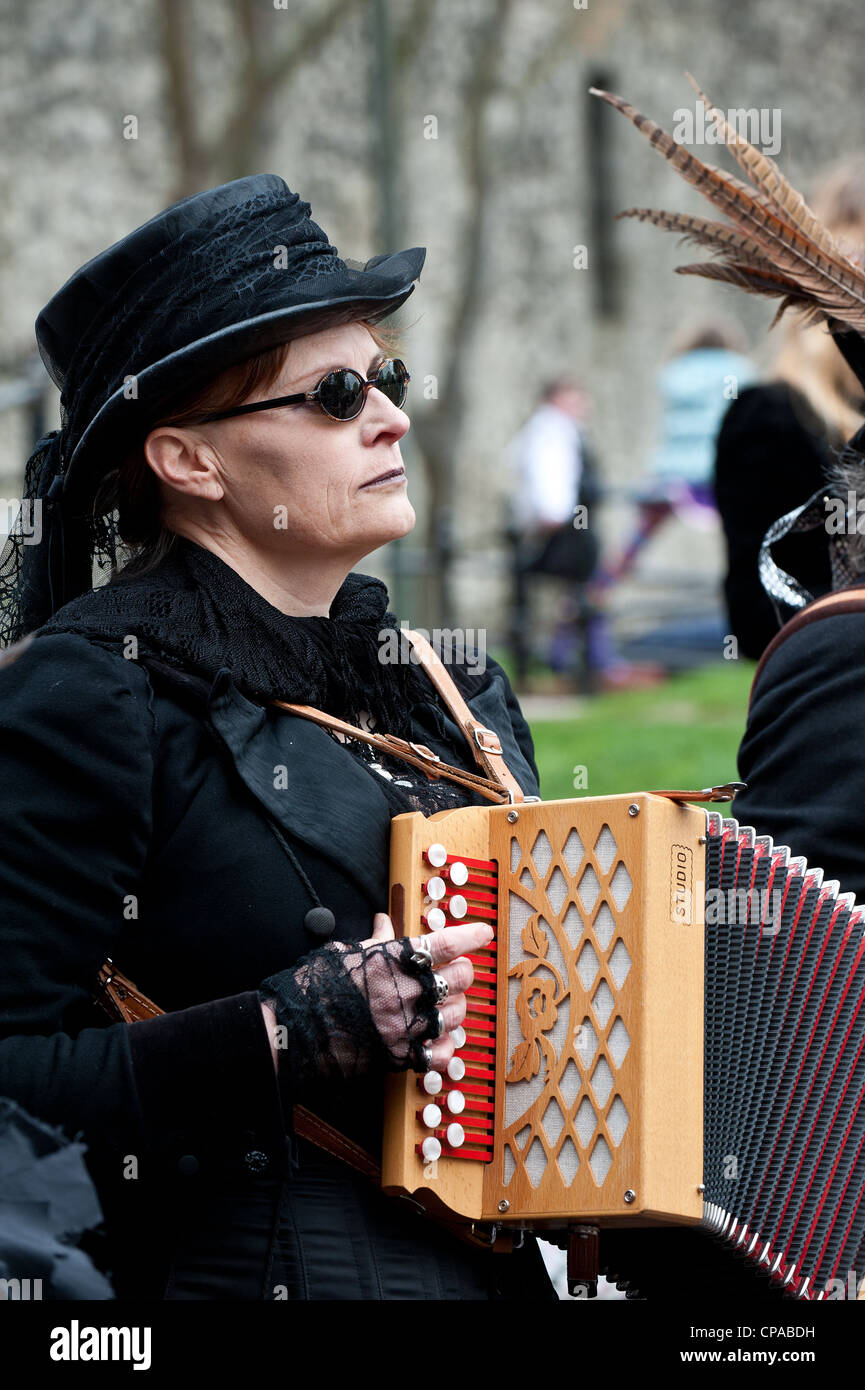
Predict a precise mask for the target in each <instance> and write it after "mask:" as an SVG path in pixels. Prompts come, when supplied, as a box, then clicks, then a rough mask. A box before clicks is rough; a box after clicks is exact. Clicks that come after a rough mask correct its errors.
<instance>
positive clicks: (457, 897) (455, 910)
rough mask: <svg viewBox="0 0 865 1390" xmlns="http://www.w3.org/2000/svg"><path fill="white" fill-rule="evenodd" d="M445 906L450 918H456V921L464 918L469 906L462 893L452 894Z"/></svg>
mask: <svg viewBox="0 0 865 1390" xmlns="http://www.w3.org/2000/svg"><path fill="white" fill-rule="evenodd" d="M447 906H448V912H449V913H450V915H451V917H456V918H457V919H459V918H460V917H465V915H466V913H467V912H468V910H469V905H468V903H467V902H466V900H465V898H464V897H463V895H462V893H454V895H453V897H452V898H451V899H450V900H449V901H448V905H447Z"/></svg>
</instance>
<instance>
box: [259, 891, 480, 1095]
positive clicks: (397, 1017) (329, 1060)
mask: <svg viewBox="0 0 865 1390" xmlns="http://www.w3.org/2000/svg"><path fill="white" fill-rule="evenodd" d="M492 937H493V932H492V929H491V928H490V927H488V926H486V925H484V924H482V923H475V924H471V925H470V924H462V925H460V926H455V927H445V928H444V929H443V930H441V931H435V932H429V933H427V934H425V935H424V937H423V943H424V948H425V949H428V951H429V954H430V960H431V970H428V969H427V967H425V966H421V967H420V968H419V969H417V970H415V969H413V968H406V961H407V955H406V953H407V950H408V948H409V946H410V947H411V948H413V949H417V947H418V944H419V941H420V938H418V937H413V938H411V939H410V941H409V942H408V943H406V942H403V941H397V940H396V938H395V935H394V929H393V924H392V922H391V920H390V918H389V917H388V916H386V914H385V913H383V912H379V913H377V914H376V916H375V918H374V920H373V934H372V936H371V937H369V938H368V939H367V940H366V941H361V942H358V943H356V944H351V943H346V942H330V943H328V945H327V946H324V947H321V948H320V950H318V951H314V952H312V954H311V955H309V956H307V957H306V958H305V959H304V960H303V961H301V962H299V964H298V966H297V967H295V968H294V969H293V970H289V971H283V972H282V974H281V975H276V976H273V977H271V979H270V980H267V981H265V982H264V984H263V985H262V986H260V988H259V997H260V1003H261V1011H262V1017H263V1019H264V1022H265V1026H266V1028H267V1033H268V1038H269V1041H270V1049H271V1056H272V1058H273V1064H274V1067H275V1068H277V1070H278V1067H279V1056H280V1052H281V1051H282V1050H283V1049H284V1048H285V1046H286V1041H285V1036H286V1034H287V1035H288V1046H289V1047H292V1038H293V1037H296V1038H297V1041H298V1043H299V1044H300V1045H301V1053H300V1054H299V1055H296V1056H294V1057H293V1059H292V1063H291V1069H292V1075H295V1074H296V1073H298V1069H299V1067H303V1070H304V1073H305V1076H304V1080H303V1081H302V1082H301V1084H308V1082H309V1080H310V1079H311V1076H310V1075H309V1074H307V1068H308V1065H309V1063H311V1062H312V1061H313V1058H317V1063H316V1064H315V1070H316V1071H317V1072H318V1074H319V1075H321V1076H327V1075H330V1076H334V1077H336V1076H339V1077H341V1078H342V1079H343V1080H349V1079H351V1078H352V1077H354V1076H358V1075H362V1074H363V1073H364V1072H365V1071H368V1070H369V1069H370V1067H372V1068H373V1069H376V1070H377V1069H379V1068H383V1069H384V1070H399V1069H404V1068H406V1067H410V1066H413V1065H415V1066H416V1065H417V1056H418V1052H419V1049H420V1047H421V1046H423V1047H424V1048H427V1049H428V1050H429V1054H430V1058H431V1066H432V1067H433V1068H434V1069H435V1070H436V1071H440V1070H443V1069H444V1068H445V1067H446V1066H447V1063H448V1061H449V1060H450V1058H451V1057H452V1056H453V1052H454V1042H453V1039H452V1038H451V1037H450V1030H451V1029H454V1028H456V1027H457V1025H458V1024H459V1023H461V1022H462V1020H463V1019H464V1018H465V1014H466V997H465V991H466V990H467V989H468V987H469V985H470V984H471V982H472V980H473V978H474V972H473V970H472V964H471V961H470V960H468V959H467V958H466V956H467V953H469V952H473V951H478V950H480V949H482V948H483V947H484V946H486V945H488V944H489V942H490V941H491V940H492ZM432 974H435V975H437V976H440V977H441V978H442V979H444V980H446V981H447V984H448V996H447V999H446V1000H445V1002H444V1003H443V1004H442V1005H441V1006H440V1011H441V1014H442V1018H443V1020H444V1032H443V1033H442V1036H441V1037H440V1038H430V1037H428V1036H425V1032H424V1030H426V1029H428V1028H429V1026H430V1019H431V1014H432V1012H433V1007H434V1005H432V1004H431V1002H430V1001H431V995H432V990H433V981H432V979H431V975H432ZM346 990H348V993H346ZM271 996H272V998H271ZM274 1004H275V1005H276V1007H274ZM364 1020H366V1021H365V1022H364ZM280 1024H284V1025H286V1026H284V1027H282V1028H280ZM281 1035H282V1036H281ZM316 1037H317V1041H316V1040H315V1039H316ZM310 1047H311V1048H312V1055H311V1056H306V1058H304V1055H303V1054H309V1053H310ZM304 1062H305V1064H304ZM297 1079H298V1081H300V1080H301V1078H300V1077H299V1076H298V1077H297Z"/></svg>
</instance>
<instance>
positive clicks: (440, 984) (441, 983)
mask: <svg viewBox="0 0 865 1390" xmlns="http://www.w3.org/2000/svg"><path fill="white" fill-rule="evenodd" d="M433 984H434V985H435V987H436V1003H437V1004H443V1003H444V1002H445V1000H446V999H447V997H448V995H449V994H450V989H451V987H450V985H449V984H448V982H447V980H446V979H445V977H444V975H437V974H434V975H433Z"/></svg>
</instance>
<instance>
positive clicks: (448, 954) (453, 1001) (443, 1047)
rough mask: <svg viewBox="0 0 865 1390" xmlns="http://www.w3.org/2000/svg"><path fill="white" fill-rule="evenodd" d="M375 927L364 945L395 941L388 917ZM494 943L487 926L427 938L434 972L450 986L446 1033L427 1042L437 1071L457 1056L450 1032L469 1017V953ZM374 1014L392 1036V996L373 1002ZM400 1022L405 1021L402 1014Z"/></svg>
mask: <svg viewBox="0 0 865 1390" xmlns="http://www.w3.org/2000/svg"><path fill="white" fill-rule="evenodd" d="M372 925H373V933H372V936H371V938H370V939H369V940H368V941H364V942H362V943H361V944H362V945H364V946H374V945H376V944H377V943H378V942H382V941H393V940H395V933H394V929H393V923H392V922H391V920H390V918H389V917H388V916H387V915H386V913H384V912H377V913H376V915H375V917H374V919H373V924H372ZM492 939H493V932H492V929H491V928H490V927H488V926H486V925H485V924H483V923H474V924H466V925H463V926H459V927H443V928H442V930H441V931H434V932H427V933H425V934H424V937H423V941H424V945H425V946H426V947H428V948H429V950H430V953H431V959H432V968H433V970H434V971H435V973H436V975H441V976H442V978H443V979H445V980H447V982H448V986H449V989H448V997H447V999H446V1001H445V1003H444V1004H442V1006H441V1013H442V1016H443V1018H444V1024H445V1032H444V1033H443V1034H442V1036H441V1037H440V1038H436V1039H426V1040H425V1046H426V1047H428V1048H429V1050H430V1053H431V1055H432V1069H433V1070H434V1071H444V1069H445V1067H446V1066H447V1064H448V1062H449V1061H450V1059H451V1057H452V1056H453V1054H454V1042H453V1038H452V1037H451V1036H450V1032H451V1030H452V1029H454V1028H456V1027H457V1026H458V1024H460V1023H462V1021H463V1019H464V1018H465V1016H466V996H465V992H466V990H467V989H468V987H469V985H470V984H471V982H472V980H473V979H474V970H473V968H472V963H471V961H470V960H468V959H467V956H468V953H469V952H472V951H479V950H480V949H481V948H482V947H484V946H487V945H488V944H489V942H490V941H492ZM418 940H419V938H418V937H412V945H413V946H416V945H417V943H418ZM417 993H418V994H420V985H418V987H417ZM370 1010H371V1012H372V1015H373V1018H374V1019H375V1022H376V1026H377V1027H378V1030H379V1032H380V1033H381V1034H382V1035H383V1036H384V1037H387V1036H389V1034H390V1033H391V1031H392V1029H393V1027H394V1026H395V1024H396V1023H397V1018H396V1013H395V1010H394V1001H393V998H392V996H391V995H388V996H386V997H384V998H381V999H378V1000H375V1001H374V1000H373V999H370ZM399 1020H400V1021H401V1020H402V1013H401V1012H400V1015H399Z"/></svg>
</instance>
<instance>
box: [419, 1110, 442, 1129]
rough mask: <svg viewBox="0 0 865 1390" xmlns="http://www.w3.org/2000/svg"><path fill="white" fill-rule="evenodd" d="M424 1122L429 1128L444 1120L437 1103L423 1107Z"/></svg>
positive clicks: (433, 1127)
mask: <svg viewBox="0 0 865 1390" xmlns="http://www.w3.org/2000/svg"><path fill="white" fill-rule="evenodd" d="M423 1122H424V1124H425V1125H426V1127H427V1129H435V1127H436V1125H440V1124H441V1122H442V1112H441V1111H440V1110H439V1108H438V1106H437V1105H425V1106H424V1108H423Z"/></svg>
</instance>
